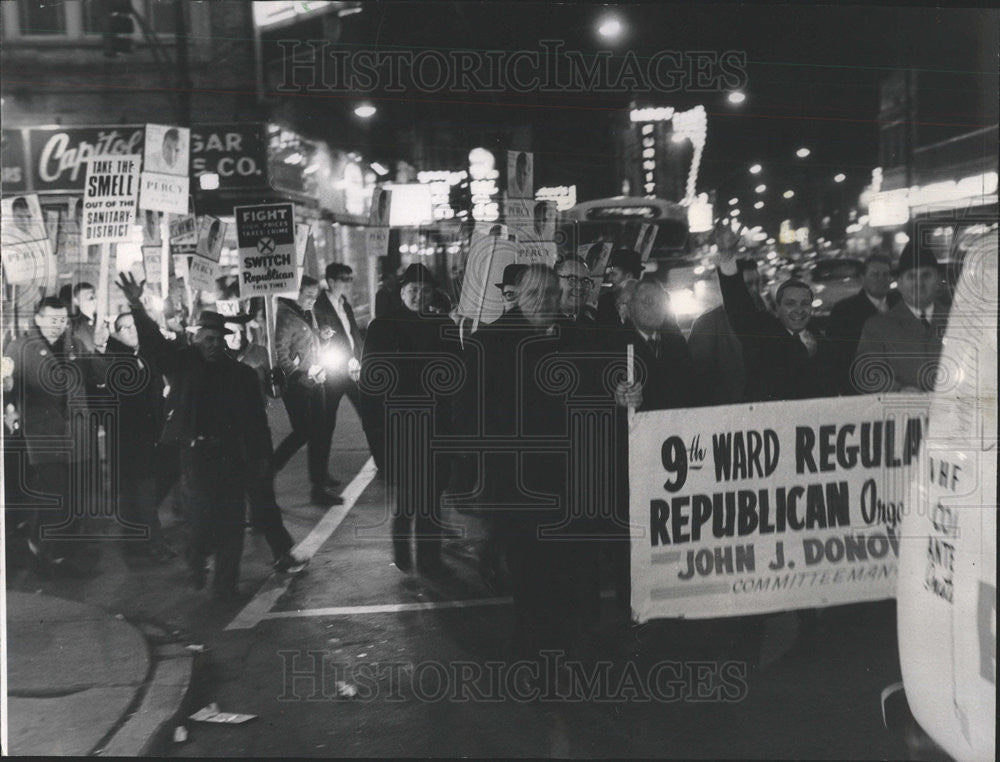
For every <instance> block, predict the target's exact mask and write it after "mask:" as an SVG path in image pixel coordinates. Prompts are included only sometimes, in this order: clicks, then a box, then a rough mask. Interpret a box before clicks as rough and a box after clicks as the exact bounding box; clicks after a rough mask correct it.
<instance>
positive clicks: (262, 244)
mask: <svg viewBox="0 0 1000 762" xmlns="http://www.w3.org/2000/svg"><path fill="white" fill-rule="evenodd" d="M257 251H259V252H260V253H261V254H274V239H273V238H271V237H270V236H268V237H266V238H261V239H260V240H259V241H257Z"/></svg>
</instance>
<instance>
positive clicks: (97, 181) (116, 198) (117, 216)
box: [81, 155, 139, 246]
mask: <svg viewBox="0 0 1000 762" xmlns="http://www.w3.org/2000/svg"><path fill="white" fill-rule="evenodd" d="M138 194H139V157H138V156H136V155H132V156H111V155H104V156H94V157H91V158H89V159H88V160H87V176H86V180H85V182H84V195H83V233H82V236H81V238H82V240H81V246H89V245H91V244H95V243H117V242H119V241H129V240H130V239H131V238H132V226H133V225H134V224H135V212H136V200H137V199H136V197H137V196H138Z"/></svg>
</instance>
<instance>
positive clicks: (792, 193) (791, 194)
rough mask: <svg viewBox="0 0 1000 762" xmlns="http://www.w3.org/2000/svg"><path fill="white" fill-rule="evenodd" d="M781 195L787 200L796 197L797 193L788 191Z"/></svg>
mask: <svg viewBox="0 0 1000 762" xmlns="http://www.w3.org/2000/svg"><path fill="white" fill-rule="evenodd" d="M781 195H782V196H784V197H785V198H792V196H794V195H795V191H793V190H786V191H785V192H784V193H782V194H781Z"/></svg>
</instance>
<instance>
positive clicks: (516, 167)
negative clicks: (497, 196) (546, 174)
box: [507, 151, 535, 199]
mask: <svg viewBox="0 0 1000 762" xmlns="http://www.w3.org/2000/svg"><path fill="white" fill-rule="evenodd" d="M534 164H535V161H534V156H533V155H532V154H531V153H530V152H528V151H507V196H508V198H526V199H532V198H534V197H535V193H534V183H535V181H534V173H535V167H534Z"/></svg>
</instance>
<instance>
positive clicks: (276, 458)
mask: <svg viewBox="0 0 1000 762" xmlns="http://www.w3.org/2000/svg"><path fill="white" fill-rule="evenodd" d="M282 401H283V402H284V403H285V410H286V411H287V412H288V420H289V422H290V423H291V424H292V433H291V434H289V435H288V436H287V437H285V438H284V439H283V440H282V441H281V444H279V445H278V447H277V448H276V449H275V451H274V455H273V456H272V457H271V464H272V466H273V469H274V471H280V470H281V469H282V468H284V467H285V465H286V464H287V463H288V461H289V460H290V459H291V457H292V456H293V455H294V454H295V453H296V452H298V451H299V448H301V447H302V445H304V444H306V442H308V441H309V415H310V410H309V390H308V389H305V388H303V387H301V386H298V385H293V386H289V387H288V389H286V390H285V396H284V397H283V399H282Z"/></svg>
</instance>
